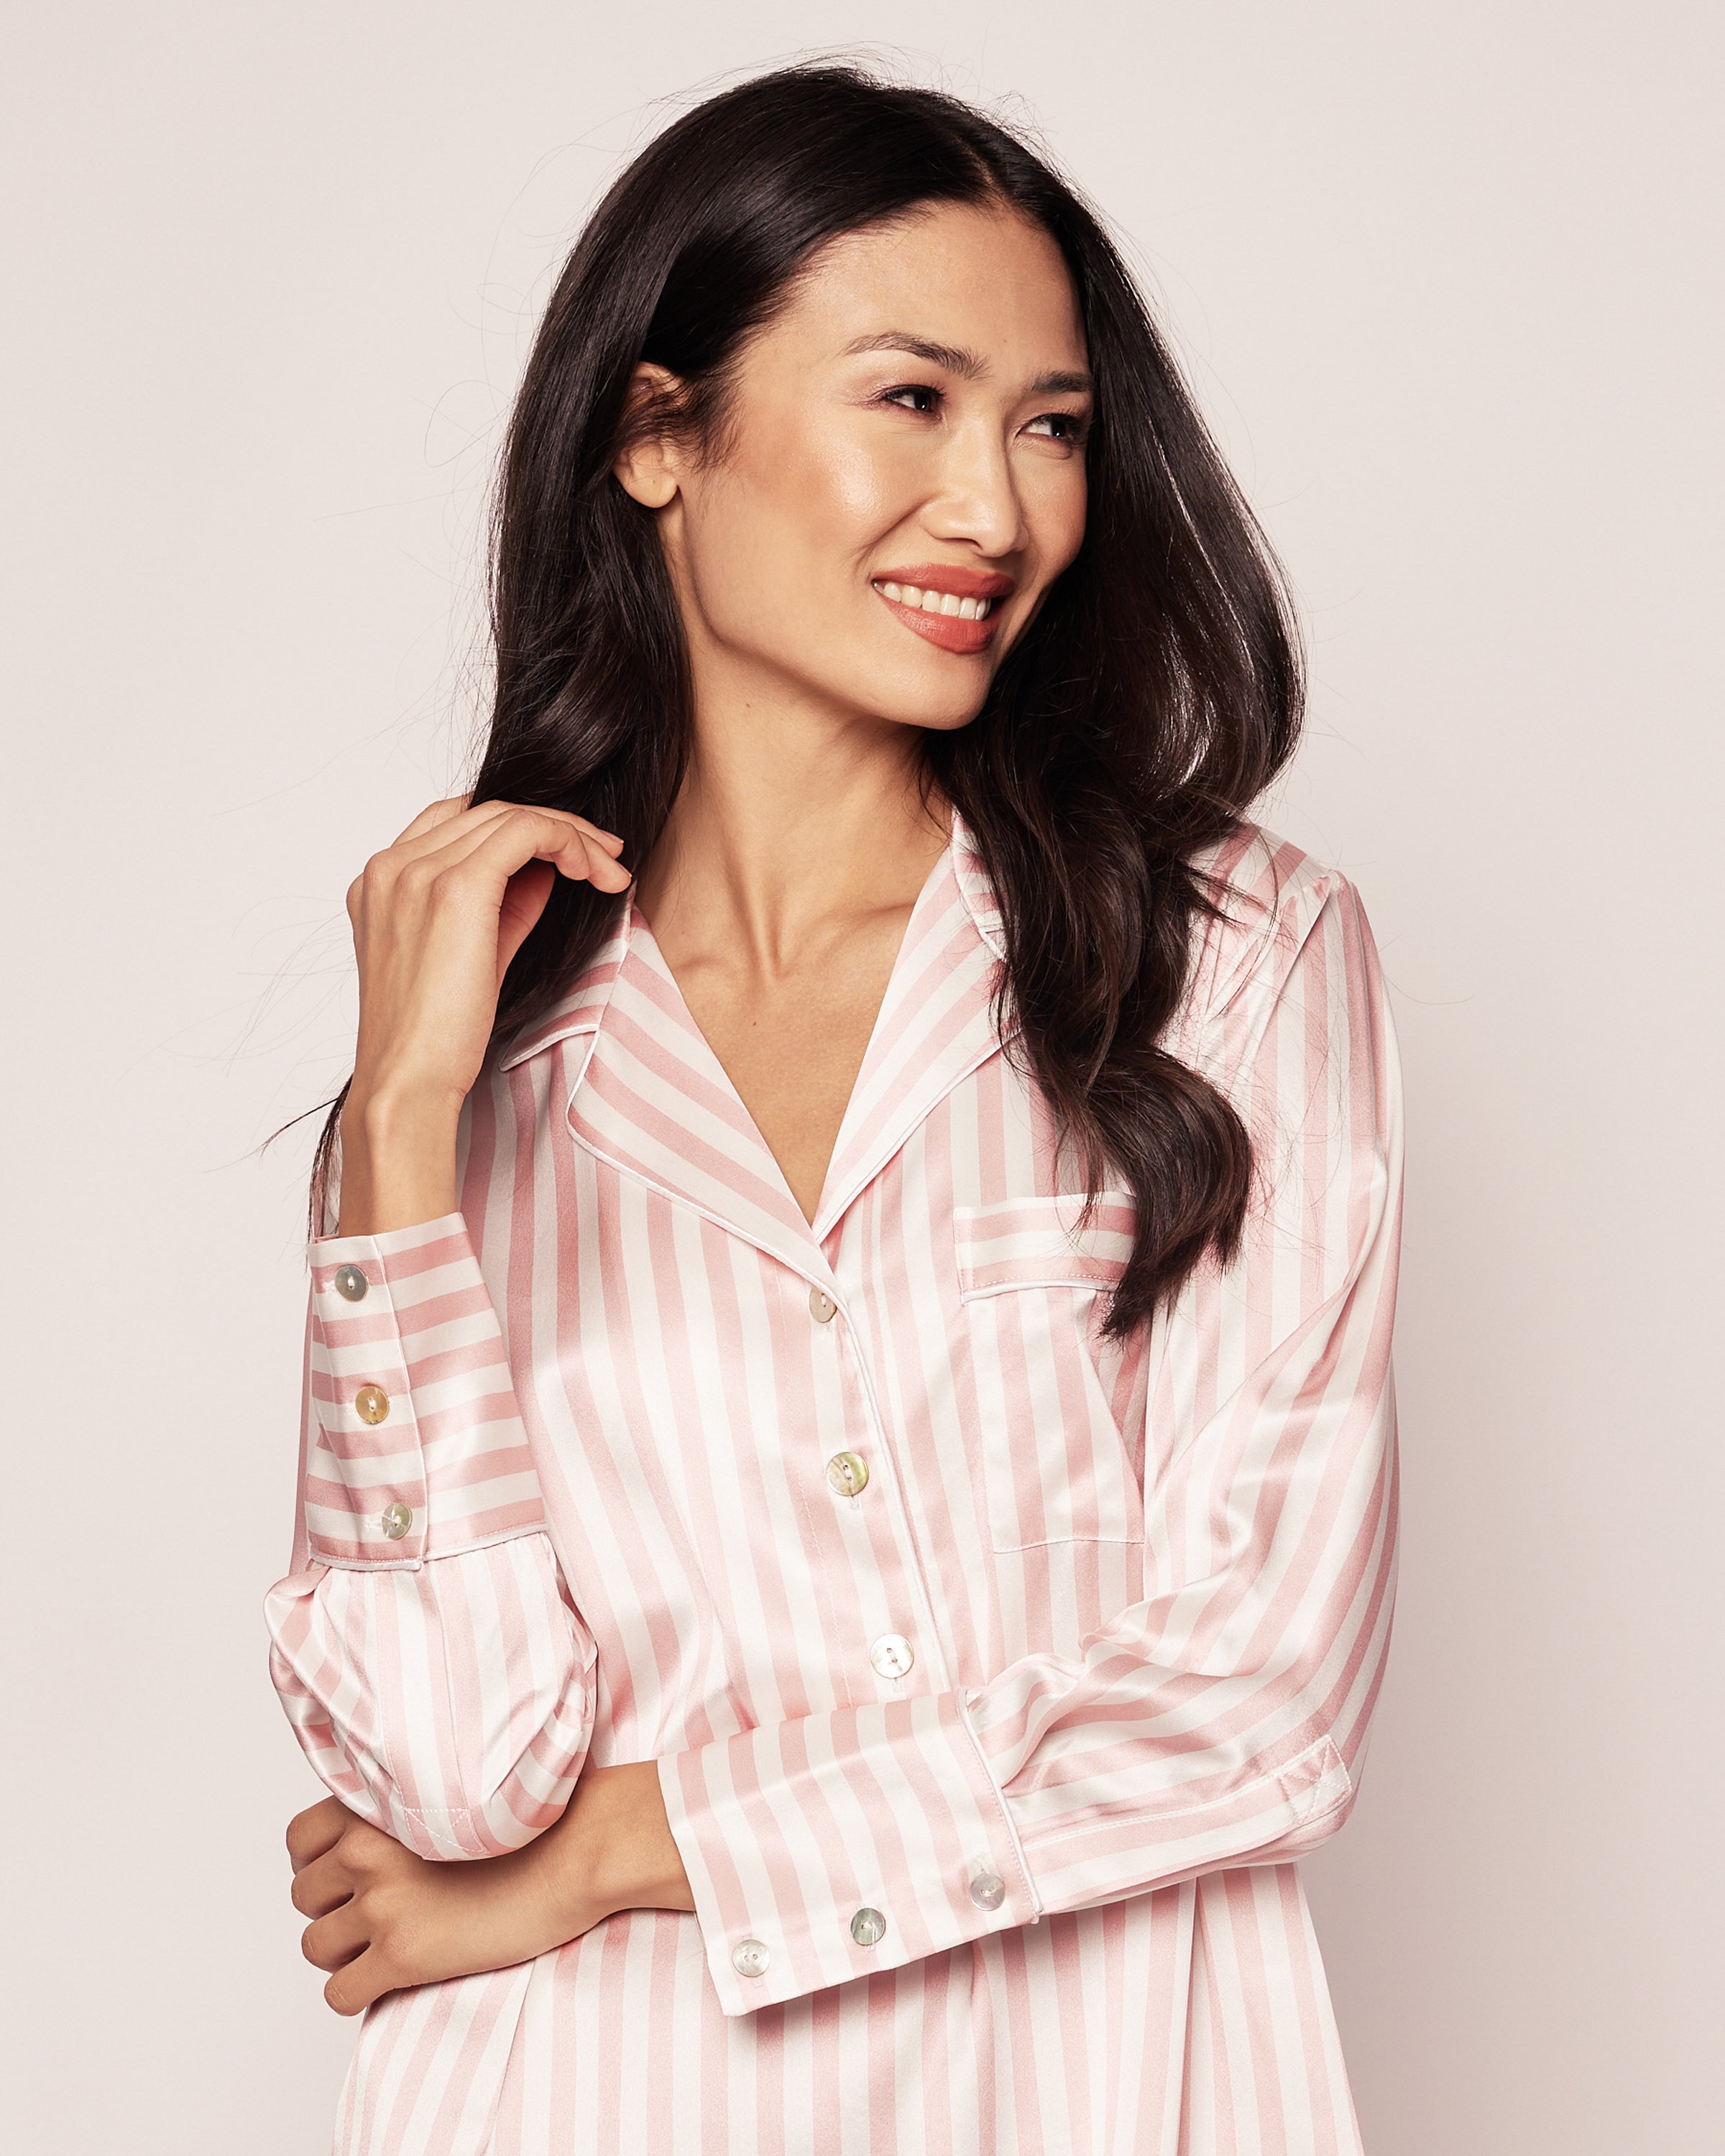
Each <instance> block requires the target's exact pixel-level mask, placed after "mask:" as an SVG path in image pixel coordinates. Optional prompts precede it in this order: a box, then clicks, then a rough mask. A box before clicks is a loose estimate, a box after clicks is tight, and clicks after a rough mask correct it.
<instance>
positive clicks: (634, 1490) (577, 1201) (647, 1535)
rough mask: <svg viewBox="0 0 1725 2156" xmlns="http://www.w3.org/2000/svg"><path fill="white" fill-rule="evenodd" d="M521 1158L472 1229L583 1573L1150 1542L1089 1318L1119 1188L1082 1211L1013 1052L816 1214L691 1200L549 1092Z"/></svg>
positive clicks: (1129, 1361) (1111, 1236)
mask: <svg viewBox="0 0 1725 2156" xmlns="http://www.w3.org/2000/svg"><path fill="white" fill-rule="evenodd" d="M516 1162H517V1168H516V1174H515V1176H514V1178H513V1179H512V1183H513V1187H512V1189H511V1198H510V1205H509V1214H510V1221H511V1233H510V1234H509V1235H507V1236H504V1235H501V1234H495V1233H491V1234H487V1235H485V1236H484V1237H482V1238H481V1245H482V1249H483V1250H485V1253H486V1254H487V1255H486V1257H485V1263H486V1265H487V1270H488V1276H490V1284H491V1286H492V1291H493V1294H494V1297H495V1300H496V1302H497V1305H498V1308H499V1312H500V1315H501V1318H502V1322H503V1324H504V1328H505V1333H506V1339H507V1341H508V1343H509V1353H510V1361H511V1368H512V1370H513V1372H514V1374H515V1378H516V1386H517V1390H518V1392H519V1394H520V1396H521V1406H522V1411H523V1414H524V1415H525V1417H526V1420H527V1423H528V1426H529V1430H530V1432H531V1435H532V1437H533V1440H534V1444H535V1448H536V1452H537V1453H538V1454H539V1455H540V1458H541V1472H542V1476H543V1478H544V1479H545V1481H546V1485H547V1500H548V1502H549V1503H550V1504H551V1507H552V1513H553V1517H554V1519H555V1520H557V1522H558V1523H559V1524H560V1527H562V1528H563V1529H565V1530H566V1531H567V1533H568V1534H569V1535H570V1536H571V1537H572V1538H573V1544H574V1547H573V1548H572V1549H571V1550H570V1551H569V1553H568V1556H569V1561H570V1563H571V1565H572V1568H573V1569H574V1570H576V1571H577V1572H579V1573H591V1574H593V1576H595V1577H597V1576H600V1575H603V1576H605V1577H607V1578H608V1580H609V1581H610V1582H611V1584H617V1583H618V1582H620V1581H621V1580H622V1579H623V1578H625V1577H630V1578H633V1577H634V1575H635V1574H637V1573H641V1572H643V1571H644V1572H646V1573H649V1574H651V1573H654V1572H655V1570H657V1571H660V1572H662V1573H664V1574H665V1576H666V1577H667V1578H669V1577H672V1576H677V1577H681V1576H682V1575H684V1574H685V1573H688V1572H689V1571H690V1570H691V1568H692V1570H693V1571H694V1572H695V1573H699V1574H703V1575H705V1574H708V1573H711V1574H716V1575H718V1576H721V1577H722V1576H723V1575H724V1574H725V1573H726V1569H727V1568H728V1567H729V1566H730V1565H731V1564H732V1562H733V1560H735V1561H737V1562H738V1563H742V1560H743V1559H744V1558H747V1566H746V1568H747V1570H748V1571H749V1572H750V1573H752V1574H755V1575H758V1574H759V1573H760V1572H761V1569H762V1562H763V1553H776V1555H774V1556H773V1557H772V1558H771V1559H770V1562H771V1563H782V1564H783V1565H786V1566H794V1565H798V1564H800V1565H801V1566H802V1567H803V1568H804V1569H806V1570H808V1571H809V1572H810V1573H819V1572H820V1571H821V1570H822V1568H824V1567H828V1566H829V1564H830V1566H831V1567H834V1568H837V1569H838V1570H839V1571H841V1572H844V1571H848V1570H850V1569H852V1568H854V1566H855V1563H856V1562H857V1561H858V1560H859V1558H861V1559H862V1560H863V1561H865V1562H866V1563H871V1564H874V1565H875V1566H876V1567H877V1568H884V1569H887V1570H890V1569H891V1568H892V1567H893V1566H895V1565H898V1564H901V1563H904V1562H906V1561H911V1562H915V1563H921V1564H923V1565H925V1566H926V1565H927V1564H928V1563H937V1564H938V1563H942V1562H947V1561H951V1560H952V1559H953V1558H958V1559H960V1560H961V1561H962V1560H963V1559H965V1558H969V1559H972V1560H973V1561H975V1562H976V1563H978V1564H979V1565H981V1566H982V1567H983V1568H984V1569H986V1568H987V1565H988V1560H990V1559H993V1558H1002V1557H1004V1558H1009V1559H1010V1558H1012V1557H1014V1555H1016V1554H1018V1553H1032V1552H1035V1551H1037V1550H1040V1549H1042V1548H1046V1547H1048V1546H1051V1545H1070V1544H1097V1543H1108V1544H1112V1545H1118V1546H1130V1545H1132V1544H1135V1543H1138V1542H1139V1541H1141V1539H1142V1435H1143V1403H1144V1394H1145V1370H1144V1363H1145V1355H1144V1350H1143V1343H1142V1339H1139V1340H1135V1341H1134V1342H1131V1343H1129V1344H1127V1345H1126V1346H1124V1347H1122V1345H1121V1344H1119V1343H1117V1342H1112V1341H1111V1340H1109V1339H1108V1338H1107V1337H1106V1336H1105V1333H1104V1332H1103V1320H1104V1318H1105V1317H1106V1308H1107V1293H1108V1291H1109V1288H1110V1287H1111V1284H1112V1282H1113V1281H1115V1280H1116V1279H1117V1277H1118V1275H1119V1272H1120V1270H1121V1269H1122V1265H1123V1264H1124V1262H1125V1259H1126V1257H1127V1253H1128V1252H1129V1250H1130V1248H1131V1237H1132V1213H1131V1208H1130V1203H1129V1201H1127V1200H1126V1199H1123V1198H1122V1195H1121V1194H1120V1193H1102V1194H1101V1196H1100V1197H1099V1198H1098V1199H1097V1200H1096V1204H1095V1205H1094V1206H1093V1207H1092V1209H1091V1212H1090V1214H1089V1217H1088V1218H1087V1219H1086V1217H1085V1212H1084V1205H1083V1200H1082V1198H1081V1196H1080V1195H1077V1194H1075V1193H1070V1192H1066V1193H1062V1192H1061V1190H1060V1187H1059V1186H1060V1174H1059V1163H1058V1161H1057V1159H1056V1157H1055V1147H1054V1142H1053V1133H1052V1130H1051V1128H1050V1127H1049V1125H1048V1122H1047V1119H1046V1117H1045V1114H1044V1113H1043V1112H1042V1109H1041V1104H1040V1096H1037V1095H1035V1094H1034V1092H1033V1091H1031V1089H1030V1088H1029V1086H1027V1084H1026V1082H1025V1081H1024V1079H1023V1077H1022V1076H1021V1075H1019V1073H1018V1072H1017V1071H1016V1070H1014V1069H1013V1068H1012V1067H1011V1065H1009V1062H1008V1061H1007V1060H1006V1059H1005V1058H1004V1056H1002V1055H994V1056H993V1057H992V1058H990V1059H988V1060H986V1061H985V1062H984V1063H983V1065H981V1066H980V1067H979V1068H978V1069H977V1070H973V1071H972V1072H971V1073H970V1074H969V1075H968V1076H967V1077H966V1078H965V1079H964V1080H963V1082H962V1083H960V1084H959V1085H957V1086H955V1087H954V1088H953V1089H952V1091H950V1092H949V1093H948V1094H947V1095H946V1096H944V1097H943V1098H942V1100H941V1101H938V1102H937V1104H936V1105H935V1106H933V1107H932V1110H931V1111H930V1112H929V1113H928V1114H927V1116H924V1117H923V1119H922V1121H921V1122H919V1123H918V1124H917V1125H916V1127H914V1128H913V1129H911V1131H910V1132H908V1133H907V1134H906V1137H905V1138H904V1141H903V1142H902V1143H901V1145H900V1146H899V1147H897V1149H896V1151H895V1152H893V1154H892V1155H891V1158H889V1159H887V1160H886V1162H885V1163H883V1164H882V1165H881V1166H880V1169H879V1171H878V1172H877V1173H875V1174H874V1175H873V1176H872V1177H871V1178H870V1179H869V1180H868V1181H867V1182H866V1183H865V1185H864V1187H863V1188H861V1189H860V1191H859V1192H858V1193H857V1194H856V1195H855V1198H854V1199H852V1201H851V1202H850V1204H848V1205H847V1206H846V1207H845V1210H844V1211H843V1213H842V1214H840V1215H839V1217H838V1218H837V1219H835V1220H834V1222H833V1223H832V1224H830V1226H829V1230H828V1232H827V1233H826V1234H825V1235H824V1237H822V1238H821V1239H820V1240H816V1238H815V1236H814V1234H813V1233H812V1232H811V1231H809V1230H808V1229H806V1227H805V1228H804V1229H803V1234H802V1235H801V1239H800V1242H799V1241H798V1239H797V1237H796V1236H795V1235H793V1234H790V1233H787V1232H781V1231H780V1230H781V1227H782V1224H778V1225H775V1226H774V1227H773V1229H772V1230H771V1231H770V1232H768V1231H767V1230H762V1231H761V1232H760V1233H759V1234H757V1233H756V1232H753V1229H754V1228H755V1225H756V1224H755V1223H754V1222H753V1221H752V1219H751V1218H750V1217H749V1216H748V1215H747V1211H746V1209H742V1208H739V1209H738V1212H739V1214H742V1217H741V1218H729V1219H727V1218H726V1217H725V1214H724V1211H723V1209H722V1208H721V1205H720V1204H718V1203H717V1202H713V1203H711V1204H701V1203H696V1202H689V1201H688V1200H687V1199H685V1198H684V1197H682V1196H680V1195H679V1194H676V1193H673V1192H671V1191H670V1190H668V1189H666V1188H663V1187H660V1184H659V1183H657V1182H656V1181H655V1179H654V1178H650V1177H649V1176H646V1175H644V1174H642V1173H637V1172H634V1169H633V1168H630V1167H628V1166H621V1165H619V1163H617V1162H615V1161H614V1160H612V1159H608V1158H604V1157H603V1155H602V1154H601V1153H600V1152H598V1151H596V1150H594V1149H593V1147H590V1146H589V1145H586V1144H583V1143H582V1142H579V1141H578V1140H577V1139H574V1138H572V1136H571V1133H570V1131H569V1130H568V1128H567V1127H564V1128H562V1129H559V1128H558V1127H557V1118H556V1117H555V1116H547V1117H546V1118H545V1119H544V1120H543V1122H542V1126H541V1127H540V1129H539V1131H538V1132H537V1134H536V1137H535V1138H534V1141H533V1143H532V1146H531V1149H530V1150H529V1151H527V1152H525V1153H523V1152H522V1151H521V1149H520V1148H518V1149H517V1153H516ZM496 1181H497V1178H496V1175H495V1170H494V1171H493V1173H492V1175H491V1177H490V1183H489V1185H488V1188H492V1189H493V1191H494V1194H495V1183H496ZM524 1189H525V1190H526V1193H527V1197H526V1201H525V1202H524V1201H523V1198H522V1194H521V1193H522V1191H523V1190H524ZM469 1210H470V1214H471V1206H470V1207H469ZM870 1550H872V1551H873V1552H874V1555H873V1556H872V1557H870V1556H869V1555H868V1553H869V1552H870Z"/></svg>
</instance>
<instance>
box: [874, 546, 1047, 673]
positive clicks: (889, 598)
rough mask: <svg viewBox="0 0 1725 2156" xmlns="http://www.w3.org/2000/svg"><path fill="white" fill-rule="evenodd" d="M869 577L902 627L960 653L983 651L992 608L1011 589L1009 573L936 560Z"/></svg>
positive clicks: (992, 617) (990, 634) (993, 623)
mask: <svg viewBox="0 0 1725 2156" xmlns="http://www.w3.org/2000/svg"><path fill="white" fill-rule="evenodd" d="M870 582H871V583H872V584H873V586H874V588H875V592H876V593H878V594H879V596H880V598H882V599H884V600H885V601H886V604H887V606H888V607H889V608H891V611H892V612H893V613H895V614H896V615H897V617H898V619H900V620H901V622H902V623H903V624H905V627H906V629H911V630H914V632H915V633H916V634H917V635H918V636H921V637H924V638H926V639H927V641H928V642H929V643H930V644H936V645H937V646H938V647H939V648H940V649H942V651H952V652H957V653H958V654H961V655H964V656H973V655H974V654H977V653H978V652H982V651H986V650H987V649H988V646H989V645H990V644H992V643H993V640H994V630H995V628H996V625H997V624H996V619H995V612H996V608H997V607H998V606H999V602H1000V601H1001V600H1002V599H1004V598H1006V597H1007V596H1008V595H1009V593H1010V592H1011V590H1012V578H1011V577H1004V576H1000V575H999V574H985V573H983V572H981V571H979V570H976V569H960V568H949V567H943V566H942V564H941V563H939V562H919V563H918V564H916V567H913V568H909V569H896V570H894V571H892V572H891V573H890V574H888V575H885V576H880V577H873V578H871V579H870Z"/></svg>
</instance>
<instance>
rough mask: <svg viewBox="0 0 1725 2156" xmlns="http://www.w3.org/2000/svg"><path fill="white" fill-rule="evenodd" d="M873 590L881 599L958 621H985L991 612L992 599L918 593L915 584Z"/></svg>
mask: <svg viewBox="0 0 1725 2156" xmlns="http://www.w3.org/2000/svg"><path fill="white" fill-rule="evenodd" d="M875 590H876V591H877V592H879V593H880V596H881V598H887V599H896V600H897V601H898V603H899V604H900V605H901V606H907V607H921V608H922V611H923V613H950V614H956V615H957V617H958V619H959V620H960V621H986V620H987V619H988V616H989V614H990V613H992V612H993V608H994V602H993V599H961V598H959V596H958V594H957V592H925V591H920V590H918V588H916V585H915V584H883V583H880V582H879V581H878V580H877V581H876V583H875Z"/></svg>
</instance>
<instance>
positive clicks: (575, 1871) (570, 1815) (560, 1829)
mask: <svg viewBox="0 0 1725 2156" xmlns="http://www.w3.org/2000/svg"><path fill="white" fill-rule="evenodd" d="M540 1845H543V1846H544V1847H545V1851H546V1858H547V1868H548V1871H547V1888H546V1891H547V1892H548V1893H549V1894H550V1895H551V1896H552V1897H553V1898H554V1900H555V1902H556V1903H557V1908H558V1910H559V1912H560V1920H561V1921H562V1922H565V1923H567V1926H568V1933H567V1936H568V1937H570V1938H573V1937H575V1936H576V1934H577V1933H579V1932H583V1931H585V1930H586V1929H587V1928H588V1927H589V1926H590V1925H593V1924H596V1923H598V1922H600V1920H601V1919H602V1918H603V1917H609V1916H614V1915H615V1914H616V1913H617V1912H618V1911H619V1910H622V1909H685V1910H692V1909H693V1908H694V1907H695V1897H694V1896H693V1895H692V1894H691V1892H690V1891H689V1881H688V1876H687V1874H686V1873H685V1871H684V1869H683V1860H682V1857H681V1856H680V1854H679V1852H678V1849H677V1845H676V1842H675V1839H674V1838H673V1836H672V1835H671V1830H670V1822H669V1821H668V1820H667V1819H666V1817H665V1799H664V1798H663V1796H662V1795H661V1794H660V1787H659V1768H658V1763H657V1762H656V1761H655V1760H651V1759H647V1760H640V1761H635V1762H631V1763H629V1764H627V1765H624V1766H617V1767H589V1768H586V1769H585V1770H584V1771H583V1774H581V1776H580V1778H579V1779H578V1781H577V1783H576V1784H575V1794H574V1796H573V1797H572V1799H570V1802H569V1808H568V1809H567V1811H566V1812H565V1813H564V1815H563V1816H562V1820H560V1821H559V1823H558V1824H557V1825H556V1826H555V1827H553V1828H552V1829H551V1830H550V1831H549V1832H548V1833H547V1834H545V1835H542V1837H541V1843H540Z"/></svg>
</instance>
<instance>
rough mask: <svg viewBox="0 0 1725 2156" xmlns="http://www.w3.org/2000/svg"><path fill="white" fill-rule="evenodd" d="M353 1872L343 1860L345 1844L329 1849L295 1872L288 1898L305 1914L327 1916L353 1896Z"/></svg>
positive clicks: (306, 1915) (307, 1915)
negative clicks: (342, 1846) (342, 1848)
mask: <svg viewBox="0 0 1725 2156" xmlns="http://www.w3.org/2000/svg"><path fill="white" fill-rule="evenodd" d="M353 1884H354V1882H353V1874H352V1871H350V1870H349V1868H348V1867H347V1865H346V1864H345V1863H344V1862H343V1861H342V1858H341V1845H340V1844H339V1843H338V1844H337V1845H336V1847H335V1848H333V1849H331V1850H326V1851H325V1853H324V1854H323V1855H322V1856H316V1857H314V1858H313V1859H312V1861H311V1863H309V1864H307V1865H304V1866H301V1867H300V1869H299V1870H298V1871H295V1874H294V1883H293V1885H292V1886H290V1888H289V1889H288V1898H289V1900H290V1902H292V1903H293V1905H294V1907H295V1908H296V1909H297V1910H298V1911H299V1912H300V1915H301V1916H302V1917H326V1916H328V1914H329V1913H330V1912H331V1909H339V1908H340V1907H341V1904H342V1903H343V1902H351V1901H352V1898H353Z"/></svg>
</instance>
